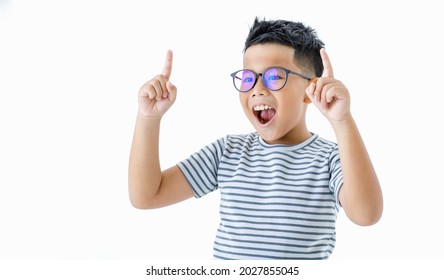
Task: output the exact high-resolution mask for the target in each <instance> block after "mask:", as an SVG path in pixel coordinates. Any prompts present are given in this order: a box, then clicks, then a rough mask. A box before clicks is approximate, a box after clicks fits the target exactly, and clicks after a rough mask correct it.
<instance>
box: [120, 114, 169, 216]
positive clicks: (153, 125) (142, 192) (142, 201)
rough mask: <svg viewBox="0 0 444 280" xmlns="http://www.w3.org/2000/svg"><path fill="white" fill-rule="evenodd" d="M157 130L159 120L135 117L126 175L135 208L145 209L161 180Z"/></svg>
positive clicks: (158, 128)
mask: <svg viewBox="0 0 444 280" xmlns="http://www.w3.org/2000/svg"><path fill="white" fill-rule="evenodd" d="M159 130H160V118H144V117H142V116H140V115H138V116H137V120H136V126H135V129H134V135H133V142H132V146H131V152H130V160H129V174H128V183H129V184H128V185H129V194H130V200H131V203H132V204H133V206H134V207H136V208H145V207H146V205H147V204H148V203H149V200H150V198H152V197H153V196H154V195H155V194H156V192H157V191H158V190H159V186H160V183H161V180H162V173H161V168H160V161H159Z"/></svg>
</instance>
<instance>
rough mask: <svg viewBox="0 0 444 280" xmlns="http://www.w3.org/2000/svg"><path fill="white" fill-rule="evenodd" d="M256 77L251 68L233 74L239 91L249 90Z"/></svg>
mask: <svg viewBox="0 0 444 280" xmlns="http://www.w3.org/2000/svg"><path fill="white" fill-rule="evenodd" d="M255 80H256V77H255V75H254V73H253V72H252V71H250V70H240V71H238V72H236V73H235V75H233V81H234V86H235V87H236V89H237V90H238V91H249V90H250V89H252V88H253V86H254V83H255Z"/></svg>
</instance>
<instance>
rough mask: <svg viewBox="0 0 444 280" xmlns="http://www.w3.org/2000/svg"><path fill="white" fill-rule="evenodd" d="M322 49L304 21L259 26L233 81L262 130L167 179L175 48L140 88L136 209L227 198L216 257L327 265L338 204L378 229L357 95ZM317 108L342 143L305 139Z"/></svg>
mask: <svg viewBox="0 0 444 280" xmlns="http://www.w3.org/2000/svg"><path fill="white" fill-rule="evenodd" d="M323 46H324V44H323V42H322V41H321V40H319V39H318V38H317V35H316V32H315V31H314V30H313V29H312V28H310V27H308V26H305V25H304V24H302V23H298V22H291V21H285V20H273V21H266V20H263V21H260V20H258V19H257V18H256V19H255V21H254V24H253V26H252V27H251V29H250V32H249V35H248V37H247V40H246V42H245V48H244V58H243V65H244V69H243V70H239V71H236V72H234V73H233V74H231V76H232V79H233V84H234V86H235V88H236V90H237V91H239V99H240V102H241V104H242V107H243V109H244V112H245V115H246V116H247V118H248V119H249V120H250V122H251V123H252V125H253V127H254V128H255V130H256V132H254V133H249V134H245V135H228V136H226V137H224V138H221V139H219V140H217V141H215V142H214V143H212V144H210V145H208V146H206V147H204V148H203V149H202V150H201V151H199V152H198V153H196V154H194V155H192V156H190V157H189V158H188V159H186V160H184V161H182V162H180V163H178V164H177V165H176V166H173V167H171V168H169V169H166V170H164V171H161V169H160V164H159V156H158V146H159V143H158V142H159V127H160V121H161V118H162V116H163V114H164V113H165V112H166V111H167V110H168V109H169V108H170V107H171V105H172V104H173V103H174V101H175V99H176V94H177V89H176V87H175V86H174V85H173V84H172V83H171V82H170V80H169V78H170V75H171V71H172V59H173V57H172V52H171V51H168V52H167V57H166V61H165V66H164V69H163V72H162V74H160V75H157V76H156V77H154V78H153V79H152V80H150V81H148V82H147V83H145V84H144V85H143V86H142V87H141V89H140V91H139V112H138V116H137V120H136V127H135V131H134V138H133V143H132V148H131V155H130V162H129V194H130V199H131V203H132V205H133V206H134V207H136V208H143V209H148V208H158V207H163V206H166V205H170V204H173V203H177V202H179V201H182V200H185V199H188V198H190V197H192V196H195V197H201V196H203V195H205V194H207V193H209V192H211V191H214V190H216V189H220V191H221V204H220V217H221V220H220V224H219V228H218V231H217V234H216V239H215V242H214V250H213V252H214V258H216V259H326V258H328V257H329V256H330V255H331V253H332V251H333V248H334V246H335V240H336V233H335V222H336V217H337V213H338V211H339V207H342V208H343V209H344V211H345V213H346V215H347V216H348V217H349V218H350V219H351V220H352V221H353V222H354V223H356V224H359V225H372V224H374V223H376V222H377V221H378V220H379V219H380V217H381V215H382V208H383V202H382V192H381V188H380V186H379V182H378V178H377V176H376V173H375V171H374V169H373V166H372V163H371V160H370V158H369V156H368V154H367V151H366V149H365V146H364V143H363V141H362V139H361V136H360V134H359V131H358V128H357V126H356V124H355V122H354V120H353V117H352V114H351V112H350V96H349V92H348V90H347V88H346V87H345V86H344V85H343V84H342V83H341V82H340V81H338V80H336V79H335V78H334V76H333V69H332V66H331V64H330V60H329V58H328V56H327V53H326V51H325V49H324V48H323ZM316 77H317V78H316ZM309 103H313V104H314V105H315V106H316V107H317V108H318V109H319V110H320V111H321V112H322V114H323V115H324V116H325V117H326V118H327V120H328V121H329V122H330V124H331V126H332V127H333V129H334V132H335V135H336V140H337V144H336V143H333V142H330V141H328V140H325V139H322V138H321V137H319V136H318V135H317V134H315V133H311V132H309V130H308V129H307V126H306V123H305V113H306V109H307V106H308V104H309Z"/></svg>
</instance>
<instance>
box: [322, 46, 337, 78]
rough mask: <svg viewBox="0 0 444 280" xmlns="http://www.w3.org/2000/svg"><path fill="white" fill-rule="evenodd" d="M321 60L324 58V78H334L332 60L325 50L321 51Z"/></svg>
mask: <svg viewBox="0 0 444 280" xmlns="http://www.w3.org/2000/svg"><path fill="white" fill-rule="evenodd" d="M321 58H322V65H324V71H323V72H322V77H331V78H334V75H333V67H332V66H331V62H330V58H328V54H327V52H326V51H325V49H324V48H322V49H321Z"/></svg>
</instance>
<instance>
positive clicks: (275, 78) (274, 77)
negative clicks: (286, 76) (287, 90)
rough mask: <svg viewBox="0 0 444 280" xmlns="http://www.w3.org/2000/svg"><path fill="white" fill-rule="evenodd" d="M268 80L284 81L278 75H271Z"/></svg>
mask: <svg viewBox="0 0 444 280" xmlns="http://www.w3.org/2000/svg"><path fill="white" fill-rule="evenodd" d="M267 79H268V80H269V81H277V80H280V79H282V78H281V77H279V76H278V75H269V76H268V77H267Z"/></svg>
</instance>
